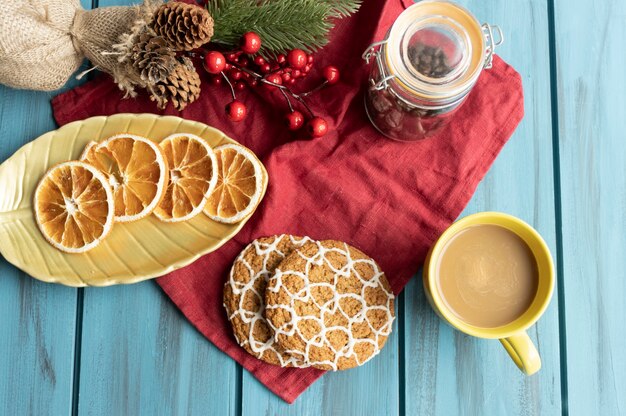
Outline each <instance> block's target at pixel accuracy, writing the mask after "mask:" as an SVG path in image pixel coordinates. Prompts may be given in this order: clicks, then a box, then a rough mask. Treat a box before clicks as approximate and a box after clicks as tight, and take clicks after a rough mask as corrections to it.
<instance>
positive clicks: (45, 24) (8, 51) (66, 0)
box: [0, 0, 161, 92]
mask: <svg viewBox="0 0 626 416" xmlns="http://www.w3.org/2000/svg"><path fill="white" fill-rule="evenodd" d="M159 4H161V1H158V0H155V1H146V2H145V3H144V4H143V5H141V6H132V7H106V8H100V9H94V10H83V9H82V8H81V6H80V3H79V0H10V1H7V2H3V4H2V7H1V8H0V84H5V85H8V86H11V87H14V88H25V89H32V90H44V91H50V90H55V89H58V88H60V87H62V86H63V85H64V84H65V83H66V82H67V80H68V79H69V77H70V76H71V75H72V74H73V73H74V72H75V71H76V70H77V69H78V67H79V66H80V64H81V62H82V61H83V59H84V58H85V57H87V58H88V59H89V60H90V61H91V62H92V64H93V65H94V66H95V67H97V68H98V69H100V70H103V71H105V72H108V73H110V74H112V75H113V77H114V78H115V80H116V81H117V82H118V83H119V84H120V88H122V89H125V90H126V91H128V92H132V89H133V85H136V80H133V76H132V75H129V74H128V72H129V71H127V70H126V69H124V66H125V65H124V64H123V63H121V62H120V60H119V59H118V58H119V57H120V56H121V54H122V52H123V50H124V47H125V45H127V44H128V43H129V42H131V41H132V36H134V35H135V34H136V33H137V32H138V31H140V30H141V29H142V27H145V25H146V24H148V23H149V22H150V20H151V18H152V14H153V12H154V10H156V8H157V7H158V5H159Z"/></svg>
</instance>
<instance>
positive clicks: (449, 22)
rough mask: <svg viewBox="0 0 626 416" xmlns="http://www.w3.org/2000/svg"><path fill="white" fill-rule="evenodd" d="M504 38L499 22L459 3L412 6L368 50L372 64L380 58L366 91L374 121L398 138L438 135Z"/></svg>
mask: <svg viewBox="0 0 626 416" xmlns="http://www.w3.org/2000/svg"><path fill="white" fill-rule="evenodd" d="M494 32H496V33H497V35H498V39H497V41H496V40H494V36H493V35H494ZM503 41H504V38H503V35H502V31H501V30H500V28H499V27H498V26H491V25H489V24H484V25H482V26H481V25H480V23H478V20H476V18H475V17H474V16H473V15H472V14H471V13H470V12H469V11H467V10H466V9H465V8H463V7H461V6H459V5H457V4H455V3H452V2H448V1H441V0H423V1H420V2H418V3H415V4H414V5H412V6H410V7H408V8H407V9H406V10H405V11H404V12H402V14H400V16H398V18H397V19H396V21H395V22H394V24H393V25H392V26H391V29H389V31H388V32H387V36H386V38H385V39H384V40H383V41H381V42H376V43H374V44H372V45H370V47H369V48H368V49H367V50H366V51H365V53H363V59H365V61H366V62H367V63H368V64H369V63H370V62H371V61H372V60H373V61H374V63H373V65H372V69H371V73H370V77H369V81H368V86H367V92H366V94H365V109H366V111H367V115H368V117H369V119H370V121H371V122H372V124H373V125H374V127H376V128H377V129H378V130H379V131H380V132H381V133H382V134H384V135H385V136H387V137H390V138H392V139H395V140H402V141H415V140H421V139H424V138H427V137H429V136H431V135H433V134H435V133H436V132H437V131H439V130H440V129H441V128H442V127H443V126H445V125H446V124H447V123H448V122H449V121H450V119H451V118H452V116H453V114H454V112H455V110H456V109H458V108H459V106H460V105H461V104H462V103H463V101H464V100H465V98H466V97H467V95H468V94H469V92H470V91H471V89H472V87H473V86H474V85H475V84H476V81H477V80H478V76H479V75H480V73H481V72H482V69H483V68H491V64H492V59H493V53H494V49H495V47H496V46H498V45H501V44H502V42H503Z"/></svg>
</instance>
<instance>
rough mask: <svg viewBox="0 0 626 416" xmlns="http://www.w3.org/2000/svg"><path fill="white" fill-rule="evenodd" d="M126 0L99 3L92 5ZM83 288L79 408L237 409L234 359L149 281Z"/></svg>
mask: <svg viewBox="0 0 626 416" xmlns="http://www.w3.org/2000/svg"><path fill="white" fill-rule="evenodd" d="M131 3H134V2H131V1H127V0H100V1H99V6H100V7H105V6H114V5H127V4H131ZM84 293H85V294H84V307H83V311H84V312H83V322H82V323H83V326H82V344H81V352H82V354H81V362H80V386H79V392H80V393H79V402H78V410H79V413H85V414H112V415H116V414H209V415H230V414H235V413H236V409H237V407H238V404H239V397H238V389H237V377H238V371H237V364H236V363H235V362H234V361H233V360H231V359H230V358H229V357H227V356H226V355H225V354H223V353H222V352H221V351H219V350H218V349H217V348H215V347H214V346H213V345H212V344H211V343H210V342H209V341H207V340H206V339H205V338H204V337H203V336H202V335H201V334H200V333H198V332H197V331H196V330H195V329H194V328H193V327H192V325H191V324H190V323H189V322H188V321H187V320H186V319H185V317H184V316H183V315H182V314H181V313H180V312H179V311H178V309H177V308H176V306H174V305H173V304H172V303H171V302H170V301H169V299H168V298H167V296H165V294H164V293H163V292H162V291H161V290H160V289H159V288H158V286H157V285H156V284H155V283H154V282H150V281H149V282H144V283H141V284H137V285H132V286H119V287H112V288H106V289H95V288H88V289H85V292H84Z"/></svg>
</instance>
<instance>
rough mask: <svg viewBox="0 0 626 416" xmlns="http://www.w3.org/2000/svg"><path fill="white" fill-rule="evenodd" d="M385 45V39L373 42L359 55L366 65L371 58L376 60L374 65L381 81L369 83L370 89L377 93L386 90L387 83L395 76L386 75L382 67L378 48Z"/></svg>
mask: <svg viewBox="0 0 626 416" xmlns="http://www.w3.org/2000/svg"><path fill="white" fill-rule="evenodd" d="M386 43H387V39H385V40H381V41H378V42H374V43H372V44H371V45H370V46H368V47H367V49H366V50H365V52H363V54H362V55H361V58H363V59H364V60H365V62H366V63H367V64H369V63H370V61H371V60H372V58H374V59H376V65H378V73H379V74H380V75H381V79H380V80H379V81H378V82H374V80H371V82H372V87H373V88H374V89H376V90H377V91H381V90H386V89H387V87H388V86H389V85H388V81H390V80H392V79H393V78H395V75H386V71H385V69H384V67H383V60H382V55H381V53H380V48H381V46H383V45H384V44H386Z"/></svg>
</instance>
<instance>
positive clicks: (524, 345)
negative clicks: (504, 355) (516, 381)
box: [500, 331, 541, 376]
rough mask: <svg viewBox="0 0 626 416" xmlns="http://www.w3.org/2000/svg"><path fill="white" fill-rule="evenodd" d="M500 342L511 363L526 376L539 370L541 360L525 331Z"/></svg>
mask: <svg viewBox="0 0 626 416" xmlns="http://www.w3.org/2000/svg"><path fill="white" fill-rule="evenodd" d="M500 342H501V343H502V346H504V349H505V350H506V352H508V353H509V355H510V356H511V359H512V360H513V362H514V363H515V364H516V365H517V366H518V367H519V369H520V370H522V372H523V373H524V374H526V375H527V376H530V375H533V374H535V373H536V372H537V371H539V369H540V368H541V358H540V357H539V353H538V352H537V348H535V344H533V341H532V340H531V339H530V337H529V336H528V334H527V333H526V332H525V331H522V332H520V333H517V334H514V335H511V336H510V337H508V338H501V339H500Z"/></svg>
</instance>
